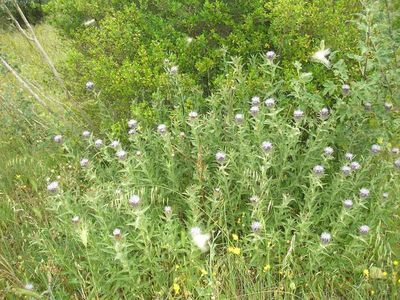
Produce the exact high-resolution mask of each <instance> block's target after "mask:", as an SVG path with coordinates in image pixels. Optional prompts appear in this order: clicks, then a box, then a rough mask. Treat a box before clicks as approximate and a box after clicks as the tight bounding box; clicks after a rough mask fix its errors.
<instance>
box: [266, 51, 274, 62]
mask: <svg viewBox="0 0 400 300" xmlns="http://www.w3.org/2000/svg"><path fill="white" fill-rule="evenodd" d="M266 56H267V58H268V59H269V60H271V61H272V60H274V58H275V57H276V54H275V52H274V51H272V50H270V51H268V52H267V54H266Z"/></svg>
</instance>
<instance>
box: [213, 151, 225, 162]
mask: <svg viewBox="0 0 400 300" xmlns="http://www.w3.org/2000/svg"><path fill="white" fill-rule="evenodd" d="M215 159H216V160H217V161H218V162H220V163H222V162H224V161H225V159H226V154H225V153H224V152H221V151H219V152H217V154H215Z"/></svg>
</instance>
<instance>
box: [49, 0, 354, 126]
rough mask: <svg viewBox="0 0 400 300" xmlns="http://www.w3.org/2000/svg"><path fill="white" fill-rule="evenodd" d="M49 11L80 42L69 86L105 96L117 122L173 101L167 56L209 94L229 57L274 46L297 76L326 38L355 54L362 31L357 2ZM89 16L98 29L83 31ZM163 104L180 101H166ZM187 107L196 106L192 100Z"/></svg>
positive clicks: (76, 2) (90, 6)
mask: <svg viewBox="0 0 400 300" xmlns="http://www.w3.org/2000/svg"><path fill="white" fill-rule="evenodd" d="M48 10H49V12H50V14H51V15H52V16H53V20H54V21H55V23H56V24H57V25H58V26H59V27H60V28H62V29H63V30H64V32H66V33H67V34H68V35H69V36H71V37H72V38H73V40H74V41H75V47H74V49H73V50H72V51H71V55H70V60H69V63H68V64H67V66H65V67H66V70H65V73H66V76H67V79H68V81H69V84H70V88H71V89H72V90H73V91H74V94H75V95H78V96H79V97H80V99H82V101H87V100H88V99H87V98H88V96H89V97H90V95H88V93H86V92H85V91H84V88H83V87H84V86H85V83H86V81H88V80H91V81H93V82H94V83H95V84H96V90H97V92H100V91H101V93H99V94H98V97H97V98H96V101H100V102H101V103H103V104H104V105H105V106H106V107H107V108H108V109H109V110H111V111H112V112H113V114H114V117H113V120H114V121H115V120H118V119H121V118H126V117H127V116H128V115H129V114H130V112H131V111H132V110H133V111H135V112H137V117H138V118H139V117H140V118H142V119H146V118H150V119H151V118H152V117H154V115H155V111H156V110H157V109H158V108H159V107H160V106H161V104H160V100H163V99H164V98H168V95H166V94H164V91H165V90H166V87H167V86H168V84H169V83H168V82H167V81H166V79H165V73H166V70H165V69H166V65H165V63H164V61H165V60H166V59H167V60H169V61H170V63H171V64H172V65H177V66H178V67H179V72H180V73H181V74H183V75H184V76H185V78H186V81H187V84H183V85H182V88H186V89H187V88H190V87H193V83H195V84H196V86H197V87H196V90H199V91H200V92H201V93H203V94H204V95H209V94H210V93H211V92H212V90H213V86H214V85H215V80H216V79H217V78H218V77H223V76H224V72H225V70H226V69H225V67H224V61H226V60H229V58H230V56H236V55H238V56H241V57H242V58H243V59H245V60H247V59H250V58H251V57H252V56H256V55H258V54H259V53H262V52H266V51H267V50H270V49H273V50H274V51H275V52H276V53H277V54H278V55H279V57H280V60H281V61H282V65H283V66H284V67H285V72H286V73H287V77H288V78H290V76H291V74H292V73H293V72H295V70H294V68H293V67H292V62H293V61H295V60H299V61H301V62H305V61H308V59H309V53H310V52H311V51H312V50H314V49H315V48H316V47H317V46H318V45H319V43H320V41H321V40H325V41H326V44H327V46H329V47H332V48H333V49H334V50H337V51H348V50H349V49H354V47H355V45H356V40H357V39H358V31H357V30H356V27H355V26H354V25H353V23H351V22H348V20H350V19H352V18H353V14H354V13H355V12H358V11H359V10H360V6H359V1H353V0H352V1H342V0H341V1H333V2H331V3H330V4H329V5H326V3H325V1H312V2H310V1H288V0H276V1H270V2H265V1H260V0H258V1H248V0H241V1H198V0H197V1H176V0H175V1H164V0H158V1H137V2H132V1H113V2H109V1H103V2H102V1H80V0H70V1H59V0H53V1H50V3H49V5H48ZM92 18H94V19H95V20H96V23H95V25H94V26H84V22H85V21H87V20H90V19H92ZM342 53H343V52H342ZM339 55H341V54H339ZM317 69H318V68H317ZM314 71H316V70H315V69H314ZM350 72H351V70H350ZM317 77H318V78H319V76H317ZM189 86H190V87H189ZM167 90H168V89H167ZM160 91H161V92H160ZM196 94H197V92H196ZM194 98H197V97H194ZM92 99H93V98H92ZM163 104H164V105H165V104H170V107H172V106H173V105H176V104H177V103H174V102H173V103H170V102H169V100H168V99H167V100H165V101H163ZM187 105H189V106H190V105H193V99H189V101H188V103H187ZM195 105H201V103H196V104H195ZM112 122H113V121H112V120H111V123H112Z"/></svg>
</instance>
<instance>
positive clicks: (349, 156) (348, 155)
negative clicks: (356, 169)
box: [344, 152, 354, 161]
mask: <svg viewBox="0 0 400 300" xmlns="http://www.w3.org/2000/svg"><path fill="white" fill-rule="evenodd" d="M344 156H345V157H346V159H347V160H350V161H352V160H353V158H354V154H353V153H351V152H347V153H346V154H345V155H344Z"/></svg>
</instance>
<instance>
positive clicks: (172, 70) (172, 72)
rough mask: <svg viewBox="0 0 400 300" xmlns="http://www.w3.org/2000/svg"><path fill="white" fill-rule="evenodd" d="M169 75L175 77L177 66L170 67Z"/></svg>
mask: <svg viewBox="0 0 400 300" xmlns="http://www.w3.org/2000/svg"><path fill="white" fill-rule="evenodd" d="M169 74H171V75H176V74H178V66H172V67H171V68H170V69H169Z"/></svg>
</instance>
